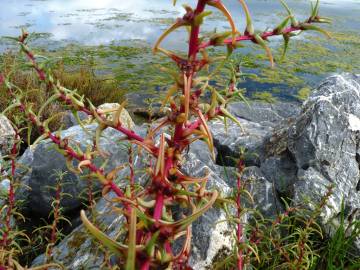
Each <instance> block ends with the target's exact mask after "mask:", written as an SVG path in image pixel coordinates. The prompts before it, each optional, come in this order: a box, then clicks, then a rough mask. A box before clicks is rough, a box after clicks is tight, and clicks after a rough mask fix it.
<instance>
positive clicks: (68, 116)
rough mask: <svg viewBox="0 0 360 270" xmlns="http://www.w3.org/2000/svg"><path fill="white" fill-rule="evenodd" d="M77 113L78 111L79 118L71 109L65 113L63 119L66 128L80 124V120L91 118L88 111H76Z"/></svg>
mask: <svg viewBox="0 0 360 270" xmlns="http://www.w3.org/2000/svg"><path fill="white" fill-rule="evenodd" d="M76 113H77V118H78V119H77V118H76V117H75V115H74V114H73V113H72V112H71V111H66V112H65V114H64V115H63V117H62V119H61V121H62V124H63V128H64V129H68V128H71V127H73V126H77V125H79V120H80V121H81V122H83V121H86V120H90V117H89V116H88V115H87V114H86V113H84V112H76Z"/></svg>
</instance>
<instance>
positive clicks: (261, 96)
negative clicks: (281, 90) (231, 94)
mask: <svg viewBox="0 0 360 270" xmlns="http://www.w3.org/2000/svg"><path fill="white" fill-rule="evenodd" d="M253 98H254V99H258V100H261V101H265V102H267V103H275V102H276V101H277V99H276V98H275V97H274V96H273V95H272V94H271V93H269V92H259V93H255V94H254V95H253Z"/></svg>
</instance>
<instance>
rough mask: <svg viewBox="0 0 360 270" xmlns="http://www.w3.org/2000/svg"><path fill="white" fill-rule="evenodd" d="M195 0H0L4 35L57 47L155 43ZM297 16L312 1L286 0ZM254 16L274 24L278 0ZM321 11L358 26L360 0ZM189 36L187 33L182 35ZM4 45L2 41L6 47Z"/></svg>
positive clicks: (235, 10) (255, 4)
mask: <svg viewBox="0 0 360 270" xmlns="http://www.w3.org/2000/svg"><path fill="white" fill-rule="evenodd" d="M194 2H195V1H193V0H191V1H178V4H177V5H176V6H175V7H174V6H173V5H172V1H171V0H156V1H150V0H127V1H123V0H122V1H119V0H101V1H99V0H76V1H73V0H0V3H1V9H0V36H4V35H5V36H11V35H12V36H13V35H18V34H19V31H20V28H22V27H25V28H26V29H28V30H29V31H35V32H41V33H49V34H50V35H51V37H50V40H48V41H47V42H49V41H52V45H53V46H59V45H60V44H61V45H63V44H64V43H65V44H66V43H72V42H79V43H81V44H86V45H100V44H109V43H110V42H111V41H113V40H133V39H140V40H143V41H146V42H148V43H150V44H152V43H153V42H154V41H155V39H156V38H157V37H158V36H159V35H160V34H161V32H162V31H163V30H164V28H165V27H166V25H168V24H169V23H170V22H171V21H172V19H173V18H176V17H177V16H179V15H180V14H182V13H183V8H182V6H181V4H183V3H190V4H193V3H194ZM287 2H288V3H289V5H290V6H291V7H293V9H294V11H296V14H298V15H299V18H300V19H301V18H305V16H306V15H307V14H308V11H309V5H310V4H309V2H310V1H299V0H297V1H296V0H288V1H287ZM224 3H225V4H226V5H227V7H228V9H229V10H230V11H231V12H232V14H233V16H234V18H235V21H236V22H237V25H238V27H239V29H243V28H244V18H243V14H242V10H241V7H240V5H239V3H238V1H236V0H224ZM248 4H249V7H250V9H251V11H252V13H253V16H254V17H255V18H256V27H257V28H258V29H259V30H264V29H265V28H266V26H268V25H270V26H272V25H276V23H277V22H279V18H277V14H278V11H282V10H283V9H282V8H281V5H280V4H279V1H276V0H269V1H266V0H253V1H248ZM321 14H323V15H324V16H329V17H334V16H336V17H342V20H341V21H339V24H340V25H339V27H340V28H345V27H350V28H353V29H359V26H360V22H359V16H360V1H359V0H342V1H341V0H338V1H335V0H323V1H322V9H321ZM214 27H217V28H218V29H222V28H224V27H227V24H226V22H225V21H224V20H223V19H222V17H221V16H219V14H216V17H215V19H213V20H211V21H210V22H208V23H207V30H212V29H213V28H214ZM181 36H182V37H183V38H185V35H184V33H182V34H181ZM166 45H167V46H172V47H173V46H175V47H176V48H179V42H178V40H176V41H175V40H174V38H170V39H168V40H167V41H166ZM2 49H4V46H3V48H2Z"/></svg>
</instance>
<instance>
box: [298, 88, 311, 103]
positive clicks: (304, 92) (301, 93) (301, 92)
mask: <svg viewBox="0 0 360 270" xmlns="http://www.w3.org/2000/svg"><path fill="white" fill-rule="evenodd" d="M310 92H311V90H310V88H308V87H303V88H301V89H300V90H299V92H298V94H297V97H298V98H299V99H300V100H305V99H307V98H308V97H309V95H310Z"/></svg>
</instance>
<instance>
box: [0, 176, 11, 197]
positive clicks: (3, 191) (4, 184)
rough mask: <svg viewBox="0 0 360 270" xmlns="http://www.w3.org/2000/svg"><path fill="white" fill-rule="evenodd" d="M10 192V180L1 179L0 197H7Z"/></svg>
mask: <svg viewBox="0 0 360 270" xmlns="http://www.w3.org/2000/svg"><path fill="white" fill-rule="evenodd" d="M9 190H10V180H9V179H7V178H6V179H3V180H1V181H0V197H2V196H7V195H8V194H9Z"/></svg>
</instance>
